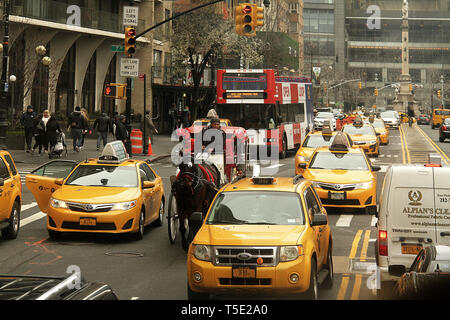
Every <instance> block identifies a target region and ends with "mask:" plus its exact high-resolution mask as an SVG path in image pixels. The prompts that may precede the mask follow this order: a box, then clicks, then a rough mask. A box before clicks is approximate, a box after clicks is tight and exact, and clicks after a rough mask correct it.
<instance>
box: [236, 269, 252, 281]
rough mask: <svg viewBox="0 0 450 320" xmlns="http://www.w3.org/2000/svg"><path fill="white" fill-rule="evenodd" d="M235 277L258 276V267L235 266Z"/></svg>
mask: <svg viewBox="0 0 450 320" xmlns="http://www.w3.org/2000/svg"><path fill="white" fill-rule="evenodd" d="M233 278H247V279H248V278H256V268H251V267H233Z"/></svg>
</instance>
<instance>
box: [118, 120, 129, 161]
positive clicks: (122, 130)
mask: <svg viewBox="0 0 450 320" xmlns="http://www.w3.org/2000/svg"><path fill="white" fill-rule="evenodd" d="M125 123H126V118H125V116H124V115H120V116H119V117H118V121H117V123H116V139H117V140H120V141H122V142H123V144H124V146H125V148H126V149H127V153H128V154H129V155H130V156H131V143H130V138H129V133H128V131H127V127H126V126H125Z"/></svg>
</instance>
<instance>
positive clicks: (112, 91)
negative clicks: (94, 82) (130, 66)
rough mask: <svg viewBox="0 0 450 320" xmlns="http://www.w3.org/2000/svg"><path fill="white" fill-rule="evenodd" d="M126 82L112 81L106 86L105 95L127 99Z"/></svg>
mask: <svg viewBox="0 0 450 320" xmlns="http://www.w3.org/2000/svg"><path fill="white" fill-rule="evenodd" d="M125 90H126V84H120V83H110V84H108V85H106V86H105V97H108V98H115V99H126V94H125V93H126V91H125Z"/></svg>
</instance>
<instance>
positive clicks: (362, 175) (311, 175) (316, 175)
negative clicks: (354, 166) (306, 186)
mask: <svg viewBox="0 0 450 320" xmlns="http://www.w3.org/2000/svg"><path fill="white" fill-rule="evenodd" d="M303 177H304V178H305V179H308V180H313V181H319V182H326V183H359V182H367V181H372V180H373V175H372V173H371V172H370V171H368V170H367V171H363V170H324V169H308V170H305V172H304V173H303Z"/></svg>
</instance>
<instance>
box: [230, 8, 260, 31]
mask: <svg viewBox="0 0 450 320" xmlns="http://www.w3.org/2000/svg"><path fill="white" fill-rule="evenodd" d="M255 6H256V5H253V4H251V3H241V4H240V5H238V6H236V11H235V23H236V33H237V34H238V35H241V36H255V35H256V32H255V29H254V23H255V22H254V21H253V11H254V10H253V8H254V7H255Z"/></svg>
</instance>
